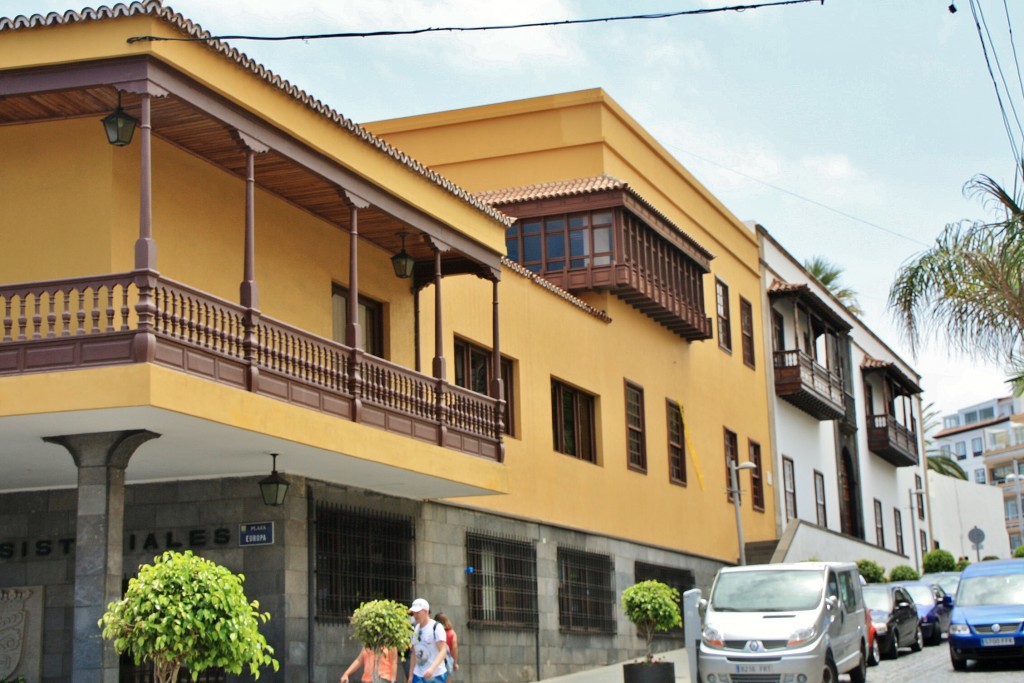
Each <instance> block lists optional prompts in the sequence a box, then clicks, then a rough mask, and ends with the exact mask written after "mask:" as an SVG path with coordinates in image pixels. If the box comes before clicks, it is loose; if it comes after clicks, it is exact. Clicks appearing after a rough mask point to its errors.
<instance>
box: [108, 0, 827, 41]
mask: <svg viewBox="0 0 1024 683" xmlns="http://www.w3.org/2000/svg"><path fill="white" fill-rule="evenodd" d="M809 2H815V3H818V4H821V5H824V4H825V0H775V1H774V2H759V3H752V4H747V5H730V6H727V7H705V8H702V9H692V10H680V11H678V12H659V13H656V14H633V15H628V16H616V17H597V18H593V19H564V20H562V21H536V22H530V23H524V24H503V25H495V26H436V27H428V28H417V29H408V30H388V31H366V32H362V31H350V32H344V33H314V34H308V35H297V36H253V35H222V36H203V37H199V38H193V37H190V38H170V37H166V36H153V35H149V36H133V37H131V38H129V39H128V42H129V43H138V42H142V41H148V42H156V41H176V42H196V41H208V40H264V41H286V40H321V39H324V38H377V37H380V36H410V35H418V34H421V33H438V32H461V33H468V32H471V31H506V30H510V29H518V28H539V27H543V26H570V25H574V24H598V23H607V22H612V21H633V20H638V19H668V18H671V17H682V16H690V15H700V14H717V13H720V12H744V11H746V10H751V9H761V8H764V7H781V6H784V5H803V4H806V3H809Z"/></svg>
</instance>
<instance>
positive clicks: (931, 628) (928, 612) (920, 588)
mask: <svg viewBox="0 0 1024 683" xmlns="http://www.w3.org/2000/svg"><path fill="white" fill-rule="evenodd" d="M896 585H898V586H903V587H904V588H906V589H907V592H908V593H910V597H911V598H913V599H914V604H915V606H916V607H917V617H918V620H919V621H920V622H921V635H923V636H924V642H926V643H928V644H929V645H938V644H939V643H941V642H942V634H943V633H945V632H946V631H948V630H949V615H950V613H951V612H952V611H953V598H952V597H951V596H948V595H946V592H945V591H944V590H942V587H941V586H939V584H937V583H925V582H924V581H897V582H896Z"/></svg>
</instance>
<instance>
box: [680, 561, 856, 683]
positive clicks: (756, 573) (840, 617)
mask: <svg viewBox="0 0 1024 683" xmlns="http://www.w3.org/2000/svg"><path fill="white" fill-rule="evenodd" d="M701 608H702V609H703V611H704V627H703V630H702V631H701V642H700V652H699V655H698V666H699V668H700V673H701V680H716V679H717V680H734V681H735V680H739V679H740V678H743V675H744V674H745V675H747V676H750V677H751V680H753V679H754V678H756V679H757V680H768V679H772V680H807V681H826V682H827V683H834V682H835V681H837V680H838V678H839V674H840V673H849V675H850V680H851V681H852V683H864V680H865V678H866V677H867V658H868V645H867V621H866V620H865V617H864V600H863V598H862V597H861V585H860V576H859V574H858V573H857V565H855V564H852V563H848V562H844V563H839V562H798V563H793V564H766V565H749V566H740V567H725V568H722V569H720V570H719V571H718V575H717V576H716V577H715V582H714V584H713V585H712V586H711V593H710V594H709V597H708V599H707V600H702V601H701ZM744 680H746V679H744Z"/></svg>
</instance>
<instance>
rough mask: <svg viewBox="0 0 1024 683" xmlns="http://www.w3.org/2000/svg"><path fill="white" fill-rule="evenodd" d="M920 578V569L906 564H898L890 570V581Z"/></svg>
mask: <svg viewBox="0 0 1024 683" xmlns="http://www.w3.org/2000/svg"><path fill="white" fill-rule="evenodd" d="M920 578H921V575H920V574H919V573H918V571H917V570H916V569H914V568H913V567H911V566H909V565H906V564H898V565H896V566H895V567H893V568H892V569H890V570H889V580H890V581H917V580H918V579H920Z"/></svg>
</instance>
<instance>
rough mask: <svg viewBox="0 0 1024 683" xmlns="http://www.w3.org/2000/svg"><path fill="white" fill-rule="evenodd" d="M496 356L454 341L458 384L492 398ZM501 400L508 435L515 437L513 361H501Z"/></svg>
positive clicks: (482, 349)
mask: <svg viewBox="0 0 1024 683" xmlns="http://www.w3.org/2000/svg"><path fill="white" fill-rule="evenodd" d="M493 376H494V352H493V351H491V350H490V349H485V348H484V347H482V346H477V345H476V344H473V343H471V342H468V341H465V340H463V339H459V338H456V339H455V384H457V385H458V386H460V387H463V388H464V389H469V390H471V391H475V392H477V393H478V394H483V395H485V396H490V395H491V380H492V379H493ZM501 379H502V385H503V386H502V392H503V396H502V398H503V399H504V400H505V415H504V421H505V433H506V434H508V435H509V436H514V435H515V433H514V429H513V427H514V425H513V417H514V416H515V413H514V412H513V405H514V404H513V398H514V396H513V393H512V361H510V360H509V359H508V358H504V357H503V358H502V359H501Z"/></svg>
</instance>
